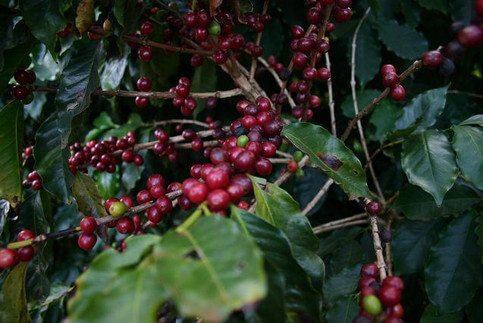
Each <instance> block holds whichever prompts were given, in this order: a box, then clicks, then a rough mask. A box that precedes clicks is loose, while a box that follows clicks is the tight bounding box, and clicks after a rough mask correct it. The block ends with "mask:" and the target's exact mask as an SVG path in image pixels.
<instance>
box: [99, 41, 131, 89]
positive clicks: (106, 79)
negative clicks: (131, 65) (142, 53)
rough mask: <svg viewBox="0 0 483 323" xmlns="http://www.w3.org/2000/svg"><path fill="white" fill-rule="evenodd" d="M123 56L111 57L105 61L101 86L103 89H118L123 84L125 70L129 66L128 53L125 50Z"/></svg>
mask: <svg viewBox="0 0 483 323" xmlns="http://www.w3.org/2000/svg"><path fill="white" fill-rule="evenodd" d="M124 53H125V54H124V55H123V56H118V57H111V58H109V59H108V60H107V61H106V62H105V63H104V67H103V69H102V73H101V87H102V89H103V90H116V89H118V88H119V85H120V84H121V81H122V78H123V76H124V72H125V71H126V67H127V63H128V61H127V54H128V53H129V51H128V50H125V52H124Z"/></svg>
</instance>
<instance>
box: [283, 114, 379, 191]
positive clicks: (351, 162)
mask: <svg viewBox="0 0 483 323" xmlns="http://www.w3.org/2000/svg"><path fill="white" fill-rule="evenodd" d="M282 135H284V136H285V137H286V138H287V139H288V140H290V142H292V143H293V144H294V145H295V146H296V147H297V148H298V149H299V150H301V151H302V152H304V153H306V154H307V155H308V156H309V157H310V161H311V163H312V165H313V166H315V167H319V168H320V169H322V170H323V171H324V172H325V173H326V174H327V175H328V176H329V177H330V178H332V179H333V180H334V181H335V182H336V183H337V184H338V185H339V186H340V187H341V188H342V189H343V190H344V192H346V193H347V195H349V199H351V200H352V199H355V198H358V197H370V195H369V189H368V187H367V182H366V174H365V173H364V170H363V169H362V165H361V162H360V161H359V159H357V157H356V156H355V155H354V153H353V152H352V151H351V150H350V149H349V148H347V147H346V146H345V145H344V143H343V142H342V141H340V140H339V139H338V138H336V137H334V136H332V135H331V134H330V133H329V132H328V131H327V130H326V129H324V128H322V127H321V126H316V125H314V124H311V123H305V122H297V123H292V124H289V125H286V126H285V127H284V128H283V131H282Z"/></svg>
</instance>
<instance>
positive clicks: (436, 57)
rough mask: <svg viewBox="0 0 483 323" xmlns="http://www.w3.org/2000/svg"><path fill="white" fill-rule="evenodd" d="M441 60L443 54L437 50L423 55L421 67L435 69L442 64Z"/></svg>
mask: <svg viewBox="0 0 483 323" xmlns="http://www.w3.org/2000/svg"><path fill="white" fill-rule="evenodd" d="M443 60H444V56H443V54H441V53H440V52H439V51H437V50H432V51H429V52H426V53H424V55H423V58H422V62H423V66H424V67H427V68H437V67H439V66H440V65H441V64H442V63H443Z"/></svg>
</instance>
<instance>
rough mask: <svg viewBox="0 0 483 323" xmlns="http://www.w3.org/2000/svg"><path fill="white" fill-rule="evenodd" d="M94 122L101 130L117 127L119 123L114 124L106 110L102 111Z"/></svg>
mask: <svg viewBox="0 0 483 323" xmlns="http://www.w3.org/2000/svg"><path fill="white" fill-rule="evenodd" d="M93 124H94V127H96V128H97V129H100V130H106V129H110V128H114V127H117V125H116V124H114V122H112V119H111V117H110V116H109V114H108V113H107V112H106V111H102V112H101V114H100V115H99V116H98V117H97V118H95V119H94V122H93Z"/></svg>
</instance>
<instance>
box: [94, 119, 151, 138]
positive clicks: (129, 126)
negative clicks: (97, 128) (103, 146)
mask: <svg viewBox="0 0 483 323" xmlns="http://www.w3.org/2000/svg"><path fill="white" fill-rule="evenodd" d="M142 124H143V120H142V119H141V116H140V115H139V114H137V113H132V114H131V115H130V116H129V119H128V120H127V122H126V123H125V124H123V125H121V126H118V127H115V128H113V129H111V130H109V131H107V132H106V133H105V134H104V135H103V137H104V138H109V137H110V136H115V137H118V138H121V137H124V136H125V135H126V134H127V133H128V132H129V131H135V130H137V129H138V128H139V127H140V126H141V125H142Z"/></svg>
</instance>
